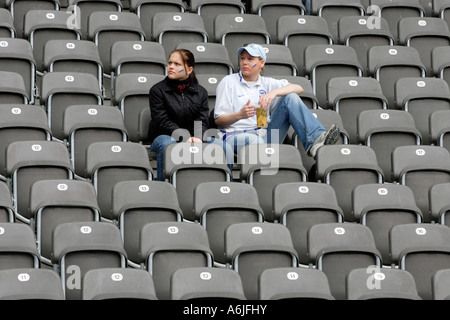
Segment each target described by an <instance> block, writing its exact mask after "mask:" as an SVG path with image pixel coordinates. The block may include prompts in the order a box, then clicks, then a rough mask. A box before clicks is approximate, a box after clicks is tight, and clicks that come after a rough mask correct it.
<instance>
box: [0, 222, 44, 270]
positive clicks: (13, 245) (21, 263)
mask: <svg viewBox="0 0 450 320" xmlns="http://www.w3.org/2000/svg"><path fill="white" fill-rule="evenodd" d="M0 231H1V232H0V238H1V241H0V252H1V256H0V270H9V269H16V268H32V269H39V268H40V266H41V264H40V260H39V258H40V255H39V252H38V250H37V248H36V241H35V238H34V231H33V229H31V228H30V226H28V225H26V224H23V223H15V222H3V223H0Z"/></svg>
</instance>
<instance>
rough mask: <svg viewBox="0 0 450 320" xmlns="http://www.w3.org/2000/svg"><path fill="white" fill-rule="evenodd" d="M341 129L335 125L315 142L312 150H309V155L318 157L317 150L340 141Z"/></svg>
mask: <svg viewBox="0 0 450 320" xmlns="http://www.w3.org/2000/svg"><path fill="white" fill-rule="evenodd" d="M339 133H340V131H339V127H338V126H337V125H335V124H333V125H332V126H331V127H330V129H328V130H327V131H325V132H322V134H321V135H320V136H319V137H318V138H317V139H316V141H314V143H313V145H312V146H311V148H309V150H308V153H309V155H310V156H311V157H316V153H317V149H319V148H320V147H321V146H323V145H326V144H335V143H336V141H337V140H338V139H339Z"/></svg>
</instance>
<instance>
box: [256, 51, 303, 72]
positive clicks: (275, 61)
mask: <svg viewBox="0 0 450 320" xmlns="http://www.w3.org/2000/svg"><path fill="white" fill-rule="evenodd" d="M263 49H264V50H265V52H266V56H267V59H266V61H265V64H264V75H266V76H269V77H271V76H297V74H298V71H297V69H298V67H297V64H296V63H295V61H294V58H293V55H292V53H291V50H290V49H289V48H288V47H286V46H285V45H282V44H265V45H263Z"/></svg>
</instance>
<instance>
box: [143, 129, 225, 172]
mask: <svg viewBox="0 0 450 320" xmlns="http://www.w3.org/2000/svg"><path fill="white" fill-rule="evenodd" d="M207 142H208V143H215V144H217V145H219V146H221V147H222V148H223V149H224V150H225V155H226V156H227V165H228V168H230V170H233V161H234V154H233V150H232V149H231V146H228V145H227V144H226V143H225V142H224V141H222V140H221V139H215V138H214V137H211V138H208V140H207ZM172 143H176V141H175V139H174V138H172V137H171V136H168V135H160V136H158V137H156V139H155V140H154V141H153V143H152V144H151V146H150V151H151V152H156V171H157V180H159V181H164V149H165V148H166V147H167V146H168V145H169V144H172ZM227 148H228V149H227Z"/></svg>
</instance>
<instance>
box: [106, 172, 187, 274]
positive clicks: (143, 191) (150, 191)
mask: <svg viewBox="0 0 450 320" xmlns="http://www.w3.org/2000/svg"><path fill="white" fill-rule="evenodd" d="M111 212H112V219H113V221H114V222H115V224H117V225H118V227H119V229H120V234H121V236H122V241H123V243H124V247H125V250H126V252H127V256H128V265H130V266H133V267H139V260H140V256H139V232H140V230H141V229H142V227H143V226H144V225H145V224H147V223H154V222H164V221H183V213H182V212H181V209H180V206H179V204H178V197H177V193H176V190H175V189H174V187H173V186H172V185H171V184H170V183H167V182H162V181H148V180H126V181H119V182H117V183H116V184H114V187H113V189H112V197H111Z"/></svg>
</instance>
